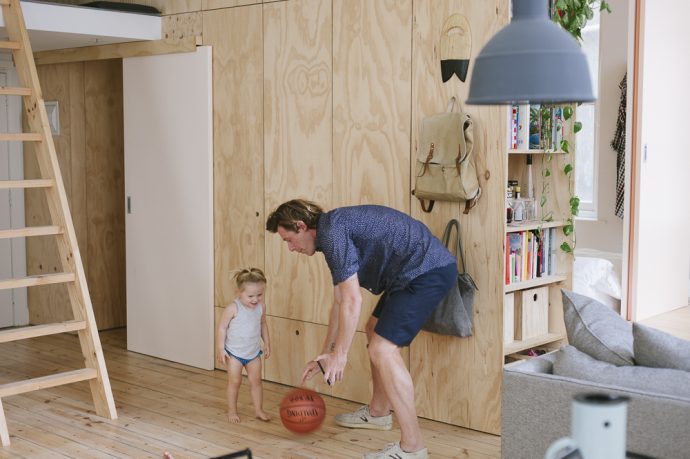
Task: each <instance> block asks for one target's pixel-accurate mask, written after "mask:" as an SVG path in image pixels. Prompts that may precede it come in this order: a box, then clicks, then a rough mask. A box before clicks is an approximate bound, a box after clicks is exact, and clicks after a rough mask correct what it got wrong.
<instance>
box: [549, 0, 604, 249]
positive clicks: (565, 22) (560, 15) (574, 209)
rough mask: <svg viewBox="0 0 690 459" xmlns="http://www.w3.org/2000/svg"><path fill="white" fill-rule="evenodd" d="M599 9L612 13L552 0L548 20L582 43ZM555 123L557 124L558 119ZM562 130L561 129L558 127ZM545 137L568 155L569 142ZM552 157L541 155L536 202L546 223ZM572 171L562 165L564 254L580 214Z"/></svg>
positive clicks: (580, 1) (567, 116) (598, 1)
mask: <svg viewBox="0 0 690 459" xmlns="http://www.w3.org/2000/svg"><path fill="white" fill-rule="evenodd" d="M597 6H598V7H599V10H600V11H606V12H608V13H610V12H611V7H610V5H609V4H608V3H607V2H606V1H605V0H553V1H552V4H551V18H552V20H553V21H554V22H556V23H557V24H559V25H560V26H561V27H563V28H564V29H565V30H566V31H568V32H569V33H570V34H571V35H572V36H573V37H574V38H575V39H576V40H577V41H578V42H579V43H581V42H582V29H584V27H585V25H586V24H587V21H589V20H590V19H592V18H593V17H594V8H596V7H597ZM552 109H553V107H552V106H551V107H549V106H542V108H541V110H542V118H544V117H545V116H546V114H547V113H548V114H549V119H551V117H550V113H551V110H552ZM562 110H563V120H562V121H563V122H565V121H569V120H571V119H572V117H573V114H574V110H573V107H572V106H565V107H563V109H562ZM555 122H559V121H558V120H557V121H555ZM561 128H562V126H561ZM581 130H582V123H581V122H580V121H574V122H573V133H574V134H577V133H578V132H580V131H581ZM545 132H546V135H547V136H548V137H547V138H545V139H544V143H545V147H546V148H548V149H549V150H551V151H556V150H558V149H560V150H561V151H563V152H564V153H565V154H569V153H570V143H569V141H568V139H566V138H562V139H561V140H560V142H559V145H553V143H552V140H553V139H551V138H550V136H551V132H552V131H551V129H547V130H546V131H545ZM552 159H553V156H552V155H551V154H550V153H548V154H545V155H543V156H542V195H541V200H540V202H539V205H540V208H541V213H542V219H543V220H545V221H551V220H552V219H553V213H552V212H547V213H546V214H544V205H545V204H546V193H547V192H548V183H547V181H546V180H545V179H546V178H547V177H549V176H550V175H551V164H552ZM573 172H574V166H573V164H572V162H570V161H566V164H565V165H564V166H563V173H564V174H565V175H566V176H567V177H568V186H569V194H570V198H569V202H568V204H569V215H568V218H567V219H566V223H565V225H563V234H564V235H565V237H566V239H567V240H566V241H564V242H563V243H562V244H561V246H560V247H561V250H563V251H564V252H566V253H573V251H574V250H575V245H576V239H575V217H576V216H577V215H578V213H579V208H580V198H579V197H578V196H577V195H576V194H575V190H574V181H573V177H572V174H573Z"/></svg>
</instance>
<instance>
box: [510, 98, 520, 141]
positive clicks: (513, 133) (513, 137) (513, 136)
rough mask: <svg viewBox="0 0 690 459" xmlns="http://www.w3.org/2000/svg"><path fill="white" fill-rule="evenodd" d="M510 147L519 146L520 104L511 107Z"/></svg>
mask: <svg viewBox="0 0 690 459" xmlns="http://www.w3.org/2000/svg"><path fill="white" fill-rule="evenodd" d="M510 148H511V149H512V150H516V149H517V148H518V106H517V105H515V104H513V105H511V107H510Z"/></svg>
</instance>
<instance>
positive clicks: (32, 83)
mask: <svg viewBox="0 0 690 459" xmlns="http://www.w3.org/2000/svg"><path fill="white" fill-rule="evenodd" d="M0 6H2V13H3V16H4V20H5V28H6V30H7V33H8V35H9V40H8V41H0V49H4V50H11V51H12V55H13V57H14V64H15V67H16V69H17V74H18V76H19V81H21V84H22V85H24V86H25V87H20V88H11V87H0V95H10V96H21V97H23V102H24V104H23V105H24V111H25V113H26V119H27V120H28V130H29V131H30V132H24V133H0V141H22V142H36V145H37V147H36V156H37V159H38V164H39V169H40V173H41V178H40V179H38V180H3V181H0V189H9V188H23V189H26V188H41V189H44V190H45V192H46V199H47V202H48V208H49V211H50V218H51V223H52V224H51V225H50V226H40V227H27V228H20V229H9V230H2V231H0V239H6V238H16V237H33V236H55V237H56V239H57V246H58V252H59V256H60V263H61V266H62V271H63V272H61V273H56V274H41V275H37V276H29V277H25V278H22V279H6V280H0V289H13V288H21V287H32V286H37V285H48V284H58V283H65V284H66V285H67V290H68V292H69V298H70V302H71V305H72V312H73V315H74V320H70V321H67V322H60V323H52V324H44V325H35V326H27V327H21V328H11V329H5V330H0V343H6V342H10V341H17V340H21V339H27V338H35V337H38V336H45V335H52V334H56V333H65V332H74V331H76V332H78V334H79V343H80V345H81V350H82V353H83V355H84V360H85V367H84V368H81V369H78V370H73V371H66V372H63V373H57V374H53V375H48V376H42V377H39V378H33V379H27V380H24V381H17V382H11V383H7V384H2V385H0V440H1V441H2V445H3V446H8V445H9V444H10V436H9V432H8V429H7V421H6V419H5V413H4V410H3V407H2V399H3V398H4V397H9V396H11V395H17V394H22V393H25V392H31V391H34V390H39V389H46V388H49V387H55V386H60V385H63V384H69V383H73V382H78V381H86V380H88V381H89V383H90V386H91V395H92V396H93V401H94V405H95V408H96V413H97V414H98V415H99V416H102V417H105V418H108V419H116V418H117V412H116V410H115V402H114V400H113V394H112V390H111V388H110V381H109V379H108V371H107V369H106V366H105V360H104V358H103V350H102V348H101V342H100V340H99V337H98V329H97V328H96V320H95V318H94V315H93V307H92V305H91V298H90V296H89V292H88V289H87V285H86V276H85V274H84V266H83V265H82V261H81V255H80V254H79V246H78V245H77V238H76V233H75V231H74V224H73V223H72V216H71V214H70V211H69V207H68V203H67V195H66V193H65V187H64V184H63V182H62V176H61V174H60V166H59V164H58V159H57V155H56V153H55V145H54V144H53V136H52V134H51V131H50V125H49V124H48V116H47V114H46V108H45V104H44V102H43V96H42V94H41V87H40V85H39V81H38V74H37V72H36V64H35V62H34V57H33V52H32V50H31V44H30V43H29V36H28V34H27V31H26V25H25V23H24V15H23V14H22V10H21V6H20V4H19V0H0ZM26 128H27V126H24V130H26Z"/></svg>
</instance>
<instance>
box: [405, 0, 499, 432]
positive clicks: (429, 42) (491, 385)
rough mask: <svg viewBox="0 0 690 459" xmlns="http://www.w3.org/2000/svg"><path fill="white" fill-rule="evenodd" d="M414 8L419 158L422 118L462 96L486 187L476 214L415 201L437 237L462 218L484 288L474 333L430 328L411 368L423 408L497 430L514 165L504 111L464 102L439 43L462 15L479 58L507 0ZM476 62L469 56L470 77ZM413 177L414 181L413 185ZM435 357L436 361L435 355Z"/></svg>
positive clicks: (472, 268) (472, 265)
mask: <svg viewBox="0 0 690 459" xmlns="http://www.w3.org/2000/svg"><path fill="white" fill-rule="evenodd" d="M414 8H415V11H414V18H415V21H414V29H413V63H412V127H413V128H412V139H413V140H412V158H413V159H414V158H415V157H416V151H417V139H418V136H419V126H420V125H421V121H422V119H423V117H424V116H427V115H431V114H433V113H437V112H441V111H444V110H445V108H446V105H447V102H448V100H449V99H450V97H451V96H456V97H457V99H458V101H459V102H460V107H461V108H462V109H464V110H465V111H467V112H468V113H469V114H470V116H472V117H473V119H474V133H475V137H474V138H475V142H476V144H475V164H476V167H477V171H478V175H479V178H480V184H481V186H482V188H483V195H482V198H481V200H480V203H479V204H478V206H477V207H475V208H474V209H472V211H471V212H470V214H469V215H461V210H460V208H461V206H460V205H458V204H453V203H438V202H437V203H436V206H437V207H435V208H434V211H433V212H432V213H431V214H424V213H423V212H421V210H420V207H419V204H418V203H417V202H416V199H414V198H412V201H413V202H412V215H413V216H415V217H416V218H419V219H421V220H422V221H424V222H425V223H427V225H428V226H429V227H430V228H432V230H433V231H434V233H435V234H437V235H440V234H441V232H442V230H443V227H444V226H445V224H446V223H447V221H448V219H449V218H459V220H460V223H461V228H462V234H463V242H464V244H465V251H466V253H465V258H466V261H467V264H468V270H469V272H470V273H471V275H472V277H473V278H474V280H475V281H476V282H477V284H478V286H479V289H480V291H479V292H478V294H477V297H476V300H475V315H474V326H475V332H474V336H472V337H470V338H452V337H441V336H434V335H431V334H426V333H423V334H421V335H420V336H419V337H418V338H417V340H415V342H413V344H412V346H411V348H410V365H411V370H412V373H413V377H414V379H415V387H416V389H415V390H416V397H417V406H418V413H419V415H420V416H424V417H430V418H433V419H437V420H441V421H445V422H449V423H452V424H459V425H464V426H467V427H470V428H473V429H477V430H482V431H486V432H494V433H498V432H499V431H500V380H501V372H502V368H503V354H502V344H501V341H502V323H501V320H502V304H503V286H502V279H501V273H502V263H503V260H502V254H503V239H504V216H503V214H504V212H505V202H504V200H505V184H504V183H503V177H505V171H506V167H507V165H506V160H505V119H506V118H505V110H504V109H501V108H497V107H478V106H465V104H464V101H465V100H466V99H467V91H468V88H469V75H468V80H467V82H465V83H463V82H461V81H460V80H459V79H457V77H454V78H452V79H451V80H449V81H448V82H447V83H443V82H442V80H441V75H440V56H439V54H438V47H439V38H440V33H441V28H442V26H443V23H444V21H445V20H446V18H447V17H449V16H450V15H451V14H454V13H460V14H463V15H464V16H465V17H466V18H467V19H468V21H469V24H470V25H471V29H472V30H471V34H472V56H476V55H477V53H478V52H479V50H480V48H481V47H482V45H483V44H484V43H486V41H487V40H488V39H489V38H490V37H491V36H492V35H493V34H494V33H495V32H496V31H497V30H498V29H499V28H500V27H501V26H502V25H504V24H505V23H507V20H508V2H507V1H504V0H493V1H490V2H473V3H468V2H461V1H456V0H443V1H434V2H415V3H414ZM472 65H473V61H472V60H470V74H471V72H472ZM412 167H414V164H412ZM412 177H413V179H412V183H411V186H413V184H414V183H413V181H414V176H413V175H412ZM492 178H493V179H492ZM439 204H441V205H440V206H439ZM430 355H433V356H434V358H433V359H430V358H428V356H430ZM439 375H442V377H438V376H439ZM449 400H451V402H450V403H449Z"/></svg>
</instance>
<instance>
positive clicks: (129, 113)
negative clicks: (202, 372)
mask: <svg viewBox="0 0 690 459" xmlns="http://www.w3.org/2000/svg"><path fill="white" fill-rule="evenodd" d="M211 69H212V65H211V48H210V47H199V48H197V50H196V52H195V53H184V54H168V55H161V56H149V57H134V58H127V59H124V60H123V86H124V87H123V90H124V126H125V195H126V200H127V202H126V203H125V205H126V206H127V209H126V239H127V242H126V248H127V348H128V349H129V350H131V351H135V352H141V353H143V354H148V355H152V356H155V357H160V358H163V359H167V360H172V361H175V362H180V363H184V364H187V365H192V366H195V367H199V368H205V369H208V370H211V369H213V366H214V365H213V329H214V327H213V324H214V322H213V118H212V80H211Z"/></svg>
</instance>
